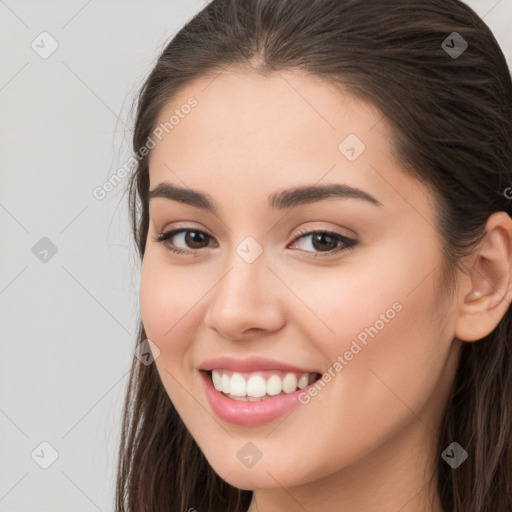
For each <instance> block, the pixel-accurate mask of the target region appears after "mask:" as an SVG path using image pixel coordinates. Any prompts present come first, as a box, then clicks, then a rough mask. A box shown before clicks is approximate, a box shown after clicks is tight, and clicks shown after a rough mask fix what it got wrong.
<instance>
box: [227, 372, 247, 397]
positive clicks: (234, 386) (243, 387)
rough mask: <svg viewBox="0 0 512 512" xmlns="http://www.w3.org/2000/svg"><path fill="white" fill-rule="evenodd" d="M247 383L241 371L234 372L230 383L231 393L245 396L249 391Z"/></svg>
mask: <svg viewBox="0 0 512 512" xmlns="http://www.w3.org/2000/svg"><path fill="white" fill-rule="evenodd" d="M246 391H247V383H246V382H245V379H244V378H243V377H242V376H241V375H240V374H239V373H233V375H232V376H231V382H230V383H229V393H230V394H231V395H233V396H245V395H246V394H247V393H246Z"/></svg>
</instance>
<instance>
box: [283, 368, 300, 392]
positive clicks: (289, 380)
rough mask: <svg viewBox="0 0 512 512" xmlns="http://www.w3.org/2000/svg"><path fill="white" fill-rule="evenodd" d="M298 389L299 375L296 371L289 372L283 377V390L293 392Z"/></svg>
mask: <svg viewBox="0 0 512 512" xmlns="http://www.w3.org/2000/svg"><path fill="white" fill-rule="evenodd" d="M296 389H297V376H296V375H295V374H294V373H287V374H286V375H285V376H284V379H283V391H284V392H285V393H293V392H294V391H295V390H296Z"/></svg>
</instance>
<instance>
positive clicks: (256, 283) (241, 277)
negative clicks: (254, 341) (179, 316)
mask: <svg viewBox="0 0 512 512" xmlns="http://www.w3.org/2000/svg"><path fill="white" fill-rule="evenodd" d="M280 288H281V290H280ZM282 288H283V285H282V283H280V281H279V280H278V279H277V278H276V276H275V275H274V273H273V272H272V271H271V270H269V268H267V261H266V259H265V258H264V256H263V255H261V256H260V257H259V258H258V259H256V261H253V262H252V263H247V262H246V261H244V260H243V259H242V258H240V257H239V256H238V255H237V254H234V256H233V258H231V259H230V261H229V264H228V268H227V270H226V272H224V273H223V277H222V278H221V279H220V281H219V282H218V283H217V285H216V286H215V287H214V288H213V289H212V290H211V292H210V294H209V295H210V302H209V305H208V309H207V311H206V314H205V317H204V321H205V324H206V325H207V327H209V328H211V329H214V330H215V331H216V332H217V333H218V334H219V335H221V336H222V337H224V338H228V339H230V340H242V339H248V338H251V337H258V336H263V335H265V334H268V333H270V332H275V331H278V330H280V329H281V328H282V327H283V325H284V323H285V315H284V308H282V307H281V302H280V293H282V292H283V290H282Z"/></svg>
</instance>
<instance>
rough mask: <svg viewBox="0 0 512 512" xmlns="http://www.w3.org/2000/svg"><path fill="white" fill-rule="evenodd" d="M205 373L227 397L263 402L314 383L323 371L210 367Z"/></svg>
mask: <svg viewBox="0 0 512 512" xmlns="http://www.w3.org/2000/svg"><path fill="white" fill-rule="evenodd" d="M203 371H204V370H203ZM205 373H206V374H207V375H208V378H209V380H210V382H211V383H212V384H213V386H214V388H215V389H216V390H217V391H219V392H220V393H222V394H223V395H224V396H226V397H228V398H231V399H233V400H241V401H246V402H260V401H262V400H269V399H272V398H275V397H277V396H280V395H289V394H291V393H295V392H296V391H297V390H300V389H304V388H305V387H307V386H309V385H310V384H313V383H314V382H316V381H317V380H319V379H320V378H321V376H322V375H321V374H320V373H296V372H288V371H281V370H265V371H256V372H234V371H232V370H226V369H222V368H218V369H213V370H207V371H205Z"/></svg>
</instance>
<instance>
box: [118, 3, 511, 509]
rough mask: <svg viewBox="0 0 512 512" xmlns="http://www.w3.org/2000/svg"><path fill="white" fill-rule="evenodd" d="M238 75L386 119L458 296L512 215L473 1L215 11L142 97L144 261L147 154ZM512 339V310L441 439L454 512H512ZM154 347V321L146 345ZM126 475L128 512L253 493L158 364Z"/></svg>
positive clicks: (501, 84) (131, 433)
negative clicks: (490, 223) (301, 74)
mask: <svg viewBox="0 0 512 512" xmlns="http://www.w3.org/2000/svg"><path fill="white" fill-rule="evenodd" d="M454 32H455V33H457V34H453V33H454ZM450 37H451V38H452V39H450ZM454 37H455V38H459V39H457V41H458V43H457V44H459V48H463V47H462V46H461V45H460V41H461V39H460V38H462V39H463V40H465V41H466V42H467V44H468V46H467V48H466V49H465V51H464V52H463V53H462V54H460V55H456V54H454V53H453V52H450V51H449V48H453V47H455V42H454V39H453V38H454ZM445 40H446V41H448V45H447V44H446V43H444V44H443V41H445ZM232 64H233V65H239V66H248V67H251V68H253V69H256V70H257V71H259V72H261V73H263V74H265V73H271V72H272V71H274V70H284V69H291V70H293V69H301V70H304V71H307V72H308V73H310V74H312V75H315V76H318V77H321V78H323V79H325V80H327V81H330V82H332V83H336V84H340V85H341V86H343V87H345V88H346V89H347V90H348V91H349V92H351V93H352V94H354V95H356V96H358V97H360V98H363V99H366V100H368V101H370V102H372V103H373V104H374V105H376V106H377V107H378V108H379V109H380V110H381V111H382V113H383V115H384V116H385V117H386V121H387V122H388V123H389V124H390V126H391V127H392V128H393V138H394V140H393V141H392V142H393V147H394V150H395V155H396V157H397V158H398V161H399V162H400V164H401V165H402V166H403V168H404V169H405V172H407V173H409V174H410V175H411V176H413V177H415V178H417V179H419V180H421V181H422V182H423V183H425V184H426V185H427V186H428V187H429V188H430V190H432V197H433V200H435V202H436V205H437V210H436V212H437V219H436V222H437V228H438V231H439V235H440V237H441V240H442V242H443V254H444V261H445V262H446V265H447V266H446V268H447V269H448V270H449V273H448V276H449V277H450V279H448V280H447V283H449V284H450V286H451V290H452V291H453V289H454V288H453V286H454V282H455V281H454V279H455V277H454V276H455V275H456V273H455V270H456V269H457V268H458V269H461V266H460V261H461V258H462V257H463V256H464V255H466V254H468V253H470V251H471V250H472V249H473V248H474V246H475V244H476V243H477V242H478V241H479V240H481V238H482V236H484V235H485V231H484V228H485V223H486V220H487V219H488V217H489V216H490V215H491V214H492V213H494V212H497V211H505V212H507V213H509V214H510V213H511V210H512V208H511V205H510V202H509V198H510V197H511V196H510V194H507V193H506V189H507V187H508V186H509V185H511V186H512V176H511V174H512V82H511V77H510V70H509V69H508V67H507V63H506V60H505V58H504V55H503V53H502V51H501V50H500V47H499V45H498V43H497V41H496V39H495V38H494V36H493V34H492V33H491V31H490V30H489V28H488V27H487V25H486V24H485V23H484V22H483V20H482V19H480V18H479V17H478V15H477V14H476V13H475V12H474V11H473V10H472V9H471V8H470V7H468V6H467V5H465V4H464V3H462V2H460V1H459V0H407V1H401V0H213V1H212V2H210V3H209V4H208V5H206V6H205V7H204V8H203V9H202V10H201V11H200V12H199V13H198V14H197V15H196V16H195V17H193V18H192V19H191V20H190V21H189V22H188V23H187V24H186V25H185V26H184V27H183V28H182V29H181V30H180V31H179V32H178V33H177V34H176V35H175V36H174V37H173V38H172V40H171V41H170V42H169V44H168V45H167V46H166V48H165V49H164V50H163V53H162V54H161V56H160V57H159V59H158V61H157V63H156V65H155V66H154V68H153V70H152V72H151V73H150V75H149V77H148V78H147V80H146V82H145V84H144V85H143V87H142V89H141V91H140V95H139V96H138V98H137V110H136V119H135V128H134V134H133V150H134V151H135V152H136V153H137V155H138V157H137V160H138V164H137V167H136V169H135V171H134V173H133V175H132V176H131V179H130V182H129V187H128V189H127V190H128V192H129V204H130V211H131V222H132V229H133V236H134V239H135V242H136V245H137V249H138V252H139V254H140V258H141V260H142V258H143V256H144V250H145V243H146V237H147V232H148V187H149V174H148V158H147V155H146V156H141V154H140V150H141V148H142V147H144V145H145V144H147V141H148V137H150V136H151V133H152V130H154V128H155V123H156V119H157V116H158V115H159V113H160V112H161V109H162V107H163V106H164V105H166V104H167V103H168V102H169V101H170V100H172V99H173V97H174V96H175V95H176V92H177V91H178V89H180V88H181V87H183V86H185V85H186V84H188V83H190V82H191V81H192V80H193V79H195V78H199V77H203V76H206V75H210V74H211V75H212V76H213V74H214V73H218V72H220V71H221V70H223V69H224V68H226V67H227V66H229V65H232ZM511 190H512V189H511ZM511 333H512V313H511V309H510V308H509V310H508V311H507V312H506V314H505V315H504V317H503V318H502V319H501V321H500V323H499V324H498V326H497V327H496V329H495V330H494V331H493V332H492V333H491V334H489V335H488V336H487V337H486V338H485V339H483V340H479V341H476V342H472V343H464V344H463V347H462V352H461V358H460V363H459V368H458V371H457V374H456V376H455V381H454V385H453V391H452V395H451V397H450V399H449V401H448V403H447V404H446V409H445V414H444V419H443V423H442V428H441V431H440V433H439V444H438V455H439V459H438V460H439V462H438V464H437V479H438V484H437V485H438V490H439V493H440V496H441V500H442V505H443V508H444V510H445V511H446V512H448V511H449V512H510V511H512V345H511V344H512V340H511ZM145 339H146V333H145V332H144V327H143V325H142V322H140V326H139V332H138V336H137V340H136V342H137V344H138V343H140V342H142V341H143V340H145ZM453 441H456V442H458V443H459V444H460V445H461V446H463V447H464V448H465V450H466V451H467V452H468V453H469V457H468V459H467V460H466V461H465V462H464V463H463V464H462V465H461V466H460V467H458V468H457V469H452V468H451V467H450V466H449V465H448V464H447V463H446V462H445V461H444V460H443V459H442V458H441V456H440V455H441V452H442V451H443V450H444V449H445V448H446V447H447V446H448V445H449V444H450V443H452V442H453ZM116 478H117V482H116V496H115V510H116V512H164V511H169V512H171V511H172V512H175V511H187V510H189V509H196V510H198V511H199V512H202V511H211V512H235V511H236V512H242V511H245V510H247V507H248V505H249V503H250V500H251V496H252V493H251V491H246V490H238V489H235V488H233V487H232V486H230V485H229V484H227V483H226V482H225V481H223V480H222V479H221V478H220V477H219V476H218V475H217V474H216V473H215V472H214V471H213V470H212V468H211V467H210V465H209V464H208V462H207V461H206V459H205V457H204V456H203V454H202V452H201V451H200V449H199V448H198V446H197V445H196V443H195V441H194V439H193V438H192V437H191V435H190V434H189V432H188V431H187V429H186V427H185V426H184V424H183V422H182V421H181V419H180V417H179V415H178V414H177V412H176V410H175V408H174V406H173V404H172V402H171V401H170V399H169V397H168V395H167V394H166V392H165V390H164V388H163V385H162V383H161V381H160V378H159V375H158V372H157V369H156V367H155V365H154V364H151V365H145V364H142V363H141V362H140V361H139V359H137V358H135V357H134V359H133V365H132V369H131V375H130V380H129V383H128V388H127V391H126V399H125V404H124V414H123V423H122V432H121V443H120V450H119V461H118V467H117V477H116Z"/></svg>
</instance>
